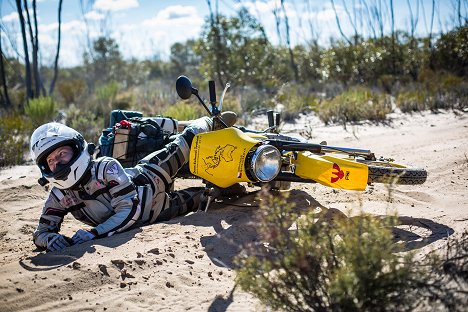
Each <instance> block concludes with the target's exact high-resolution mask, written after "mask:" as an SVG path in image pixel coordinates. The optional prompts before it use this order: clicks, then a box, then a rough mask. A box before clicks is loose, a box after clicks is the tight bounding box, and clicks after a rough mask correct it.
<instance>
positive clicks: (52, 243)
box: [47, 233, 71, 251]
mask: <svg viewBox="0 0 468 312" xmlns="http://www.w3.org/2000/svg"><path fill="white" fill-rule="evenodd" d="M70 246H71V245H70V243H69V242H68V241H67V239H66V238H65V236H63V235H61V234H58V233H55V234H53V235H51V236H49V238H48V239H47V250H48V251H58V250H62V249H64V248H66V247H70Z"/></svg>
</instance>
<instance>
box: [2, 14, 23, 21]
mask: <svg viewBox="0 0 468 312" xmlns="http://www.w3.org/2000/svg"><path fill="white" fill-rule="evenodd" d="M18 20H19V15H18V13H16V12H12V13H10V14H8V15H5V16H2V21H3V22H4V23H9V22H16V21H18Z"/></svg>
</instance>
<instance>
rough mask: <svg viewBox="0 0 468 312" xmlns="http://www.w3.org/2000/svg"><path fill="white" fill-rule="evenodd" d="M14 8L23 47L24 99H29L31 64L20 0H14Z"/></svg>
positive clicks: (30, 94)
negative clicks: (16, 13)
mask: <svg viewBox="0 0 468 312" xmlns="http://www.w3.org/2000/svg"><path fill="white" fill-rule="evenodd" d="M16 9H17V11H18V16H19V20H20V26H21V36H22V39H23V49H24V67H25V71H26V95H27V97H26V99H27V100H29V99H31V98H32V97H33V91H32V85H31V65H30V63H29V52H28V39H27V38H26V27H25V24H24V16H23V6H22V5H21V0H16Z"/></svg>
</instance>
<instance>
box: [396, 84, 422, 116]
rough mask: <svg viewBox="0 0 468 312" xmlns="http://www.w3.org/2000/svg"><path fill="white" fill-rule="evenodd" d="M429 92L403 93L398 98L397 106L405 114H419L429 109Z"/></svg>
mask: <svg viewBox="0 0 468 312" xmlns="http://www.w3.org/2000/svg"><path fill="white" fill-rule="evenodd" d="M428 101H430V99H429V98H428V95H427V92H425V91H422V90H414V91H402V92H400V93H399V94H398V96H397V97H396V105H397V106H398V107H399V108H400V109H401V111H402V112H403V113H411V112H419V111H423V110H425V109H427V107H428Z"/></svg>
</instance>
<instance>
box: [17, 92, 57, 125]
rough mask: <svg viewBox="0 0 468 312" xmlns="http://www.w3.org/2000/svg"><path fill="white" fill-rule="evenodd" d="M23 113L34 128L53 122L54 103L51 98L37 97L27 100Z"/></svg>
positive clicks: (54, 113)
mask: <svg viewBox="0 0 468 312" xmlns="http://www.w3.org/2000/svg"><path fill="white" fill-rule="evenodd" d="M24 111H25V112H26V115H28V117H29V118H30V119H31V121H32V124H33V125H34V126H35V127H37V126H40V125H42V124H44V123H46V122H50V121H53V119H54V117H55V116H56V115H57V110H56V106H55V102H54V100H53V99H52V98H51V97H38V98H35V99H31V100H29V103H28V104H27V105H26V107H25V108H24Z"/></svg>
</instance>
